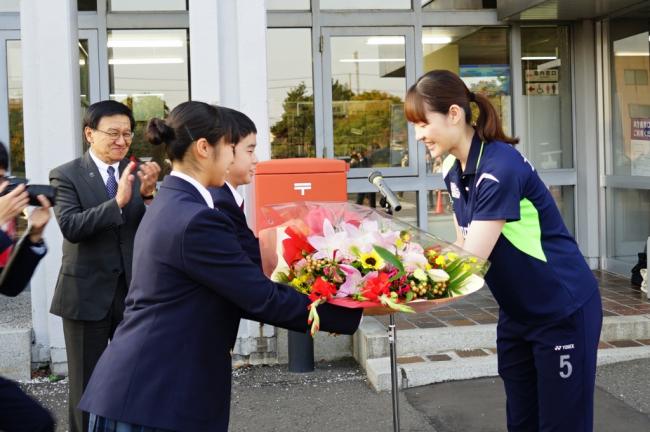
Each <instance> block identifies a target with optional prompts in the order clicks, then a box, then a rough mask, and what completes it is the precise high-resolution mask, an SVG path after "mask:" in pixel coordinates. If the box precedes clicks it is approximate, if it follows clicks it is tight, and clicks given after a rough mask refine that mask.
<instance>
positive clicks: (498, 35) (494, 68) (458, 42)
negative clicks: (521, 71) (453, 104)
mask: <svg viewBox="0 0 650 432" xmlns="http://www.w3.org/2000/svg"><path fill="white" fill-rule="evenodd" d="M422 49H423V53H422V64H423V66H424V71H425V72H427V71H430V70H435V69H447V70H450V71H453V72H455V73H457V74H458V75H459V76H460V77H461V79H462V80H463V81H464V82H465V84H466V85H467V87H469V89H470V90H471V91H473V92H477V93H482V94H484V95H485V96H487V97H488V98H489V99H490V102H492V105H494V107H495V108H496V110H497V113H499V116H500V117H501V124H502V126H503V129H504V131H505V132H506V134H509V133H510V130H511V124H512V109H511V99H512V98H511V84H510V83H511V71H510V54H509V45H508V29H505V28H480V27H428V28H424V29H423V30H422ZM474 109H476V108H475V107H474ZM473 116H474V118H476V117H477V116H478V112H474V113H473ZM426 157H427V172H428V173H439V172H440V171H441V169H442V159H441V158H438V159H437V160H431V159H430V157H429V154H428V152H427V154H426Z"/></svg>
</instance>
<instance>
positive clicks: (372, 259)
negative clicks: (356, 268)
mask: <svg viewBox="0 0 650 432" xmlns="http://www.w3.org/2000/svg"><path fill="white" fill-rule="evenodd" d="M360 259H361V265H362V266H363V268H364V269H372V270H379V269H380V268H382V267H384V260H383V259H382V257H380V256H379V254H378V253H377V251H376V250H374V249H373V250H371V251H370V252H368V253H362V254H361V258H360Z"/></svg>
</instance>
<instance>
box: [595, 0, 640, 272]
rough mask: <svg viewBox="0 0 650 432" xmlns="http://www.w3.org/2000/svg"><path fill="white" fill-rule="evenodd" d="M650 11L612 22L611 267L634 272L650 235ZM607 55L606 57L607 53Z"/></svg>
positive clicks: (607, 188) (607, 195)
mask: <svg viewBox="0 0 650 432" xmlns="http://www.w3.org/2000/svg"><path fill="white" fill-rule="evenodd" d="M649 23H650V10H648V9H646V10H644V11H637V12H636V13H635V15H634V16H633V17H625V18H619V19H613V20H611V21H610V22H609V38H608V39H606V40H608V47H607V50H608V53H607V54H608V58H609V82H610V87H611V91H610V94H609V101H608V103H606V104H605V107H606V108H607V109H608V110H609V115H608V117H609V118H610V119H611V120H610V121H609V122H606V124H608V125H609V131H608V133H606V136H607V138H608V140H607V141H606V144H607V147H606V153H605V170H606V171H605V174H606V175H605V207H606V218H607V238H606V244H607V256H606V258H605V268H606V269H607V270H610V271H613V272H616V273H620V274H624V275H627V276H629V274H630V269H631V268H632V266H634V264H636V262H637V259H638V255H637V254H638V253H639V252H642V251H643V248H644V245H645V244H646V241H647V238H648V236H650V79H649V76H650V40H649V36H650V24H649ZM606 58H607V57H606Z"/></svg>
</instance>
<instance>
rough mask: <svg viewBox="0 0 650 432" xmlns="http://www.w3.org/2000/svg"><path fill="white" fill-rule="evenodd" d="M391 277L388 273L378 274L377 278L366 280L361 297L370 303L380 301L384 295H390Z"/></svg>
mask: <svg viewBox="0 0 650 432" xmlns="http://www.w3.org/2000/svg"><path fill="white" fill-rule="evenodd" d="M389 287H390V277H389V276H388V274H387V273H383V272H381V273H378V274H377V276H375V277H372V278H368V279H366V283H365V284H364V286H363V288H362V289H361V295H362V296H363V297H364V298H366V299H368V300H369V301H379V298H380V297H381V296H382V295H389V294H390V290H389V289H388V288H389Z"/></svg>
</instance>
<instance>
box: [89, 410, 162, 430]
mask: <svg viewBox="0 0 650 432" xmlns="http://www.w3.org/2000/svg"><path fill="white" fill-rule="evenodd" d="M88 432H171V431H168V430H167V429H157V428H152V427H148V426H140V425H134V424H131V423H123V422H119V421H115V420H111V419H107V418H104V417H100V416H98V415H95V414H90V421H89V422H88Z"/></svg>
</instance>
